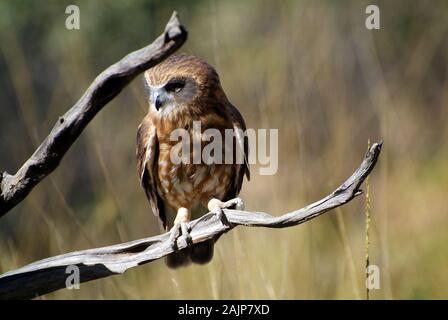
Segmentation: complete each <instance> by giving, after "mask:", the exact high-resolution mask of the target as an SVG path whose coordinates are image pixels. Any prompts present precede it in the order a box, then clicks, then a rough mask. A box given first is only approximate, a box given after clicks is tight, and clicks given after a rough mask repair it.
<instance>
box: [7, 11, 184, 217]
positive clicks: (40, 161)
mask: <svg viewBox="0 0 448 320" xmlns="http://www.w3.org/2000/svg"><path fill="white" fill-rule="evenodd" d="M186 39H187V31H186V30H185V28H184V27H183V26H182V25H181V24H180V22H179V20H178V18H177V13H176V12H174V13H173V15H172V16H171V19H170V20H169V21H168V24H167V25H166V28H165V31H164V32H163V34H162V35H160V36H159V37H158V38H157V39H156V40H155V41H154V42H153V43H152V44H150V45H148V46H146V47H144V48H142V49H140V50H137V51H134V52H132V53H130V54H128V55H127V56H126V57H124V58H123V59H121V60H120V61H118V62H117V63H115V64H113V65H111V66H110V67H109V68H107V69H106V70H104V71H103V72H102V73H101V74H100V75H99V76H98V77H96V79H95V80H94V81H93V82H92V84H91V85H90V87H89V88H88V89H87V90H86V92H85V93H84V95H83V96H82V97H81V98H80V99H79V100H78V102H76V104H75V105H74V106H73V107H72V108H71V109H70V110H68V111H67V112H66V113H65V114H64V115H63V116H61V117H60V118H59V120H58V121H57V122H56V124H55V125H54V127H53V129H52V130H51V132H50V134H49V135H48V137H47V138H46V139H45V141H44V142H42V144H41V145H40V146H39V148H38V149H37V150H36V151H35V152H34V154H33V155H32V156H31V157H30V158H29V159H28V160H27V161H26V162H25V163H24V164H23V165H22V167H21V168H20V169H19V170H18V171H17V173H16V174H14V175H10V174H8V173H6V172H3V173H2V172H1V171H0V217H1V216H3V215H4V214H5V213H7V212H8V211H9V210H11V209H12V208H13V207H14V206H16V205H17V204H18V203H19V202H21V201H22V200H23V199H25V197H26V196H27V195H28V194H29V193H30V192H31V190H32V189H33V188H34V186H36V185H37V184H38V183H39V182H40V181H41V180H42V179H44V178H45V177H46V176H48V175H49V174H50V173H51V172H53V170H55V169H56V168H57V166H58V165H59V162H60V161H61V159H62V157H63V156H64V155H65V153H66V152H67V150H68V149H69V148H70V147H71V145H72V144H73V143H74V142H75V140H76V139H77V138H78V136H79V135H80V134H81V132H82V130H83V129H84V128H85V127H86V126H87V124H88V123H89V122H90V121H91V120H92V119H93V117H94V116H95V115H96V114H97V113H98V112H99V111H100V110H101V109H102V108H103V107H104V106H105V105H106V104H107V103H108V102H109V101H111V100H112V99H113V98H114V97H115V96H116V95H118V94H119V93H120V91H121V90H122V89H123V88H124V87H125V86H126V85H127V84H129V82H131V81H132V79H134V78H135V77H136V76H137V75H139V74H140V73H141V72H143V71H144V70H146V69H148V68H151V67H152V66H154V65H156V64H158V63H160V62H162V61H163V60H164V59H166V58H168V56H170V55H171V54H172V53H174V51H176V50H177V49H178V48H180V47H181V46H182V44H183V43H184V42H185V40H186Z"/></svg>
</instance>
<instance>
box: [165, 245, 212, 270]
mask: <svg viewBox="0 0 448 320" xmlns="http://www.w3.org/2000/svg"><path fill="white" fill-rule="evenodd" d="M214 247H215V240H214V239H210V240H207V241H204V242H200V243H196V244H194V245H192V246H191V247H189V248H186V249H183V250H180V251H178V252H173V253H172V254H170V255H169V256H167V257H166V258H165V262H166V265H167V266H168V267H170V268H172V269H176V268H179V267H183V266H187V265H189V264H190V262H193V263H197V264H206V263H208V262H210V261H211V260H212V258H213V251H214Z"/></svg>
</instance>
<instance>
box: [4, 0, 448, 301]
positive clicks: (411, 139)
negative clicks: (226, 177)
mask: <svg viewBox="0 0 448 320" xmlns="http://www.w3.org/2000/svg"><path fill="white" fill-rule="evenodd" d="M375 3H376V4H377V5H378V6H379V7H380V10H381V30H374V31H370V30H367V29H366V28H365V24H364V23H365V18H366V16H367V15H366V14H365V8H366V6H367V5H368V4H371V3H370V1H369V2H365V1H217V0H216V1H215V0H207V1H143V0H133V1H104V0H101V1H100V0H95V1H55V0H52V1H45V2H42V1H36V0H33V1H31V0H26V1H25V0H17V1H12V0H11V1H5V0H0V87H1V90H0V169H1V170H5V171H8V172H10V173H14V172H15V171H16V170H17V169H18V168H19V166H20V165H21V164H22V163H23V162H24V161H25V160H26V159H27V158H28V157H29V156H30V155H31V154H32V152H33V151H34V150H35V148H36V147H37V146H38V145H39V144H40V142H41V141H42V140H43V139H44V138H45V136H46V135H47V134H48V133H49V131H50V130H51V128H52V126H53V124H54V123H55V122H56V120H57V118H58V116H59V115H61V114H63V113H64V112H65V111H66V110H68V108H69V107H70V106H72V105H73V104H74V103H75V102H76V100H77V99H78V98H79V97H80V96H81V95H82V93H83V92H84V90H85V89H86V88H87V86H88V85H89V84H90V82H91V81H92V80H93V79H94V78H95V76H96V75H97V74H98V73H99V72H101V71H102V70H103V69H104V68H106V67H107V66H108V65H110V64H112V63H114V62H116V61H117V60H119V59H120V58H121V57H123V56H124V55H125V54H127V53H128V52H131V51H133V50H135V49H138V48H140V47H143V46H145V45H146V44H148V43H150V42H151V41H152V40H153V39H154V38H155V37H156V36H157V35H159V34H160V33H161V32H162V31H163V29H164V26H165V23H166V22H167V20H168V18H169V17H170V15H171V12H172V11H173V10H174V9H175V10H177V11H178V12H179V14H180V18H181V21H182V22H183V23H184V25H185V26H187V28H188V30H189V39H188V41H187V43H186V44H185V45H184V46H183V47H182V48H181V50H180V51H181V52H189V53H193V54H196V55H199V56H201V57H203V58H205V59H206V60H207V61H209V62H210V63H211V64H212V65H214V66H215V67H216V68H217V70H218V72H219V73H220V76H221V80H222V84H223V87H224V89H225V91H226V93H227V94H228V96H229V98H230V100H231V101H232V102H233V103H234V104H235V105H236V106H238V107H239V109H240V111H241V113H242V114H243V116H244V117H245V119H246V123H247V125H248V127H251V128H268V129H269V128H279V168H278V172H277V174H276V175H273V176H260V175H259V174H258V170H257V166H253V167H252V177H253V178H252V180H251V181H250V182H249V183H248V182H245V184H244V186H243V191H242V194H241V197H242V198H243V199H244V200H245V203H246V207H247V208H248V209H249V210H262V211H265V212H270V213H272V214H276V215H278V214H281V213H284V212H287V211H290V210H293V209H295V208H299V207H302V206H303V205H305V204H307V203H309V202H311V201H314V200H317V199H319V198H320V197H322V196H324V195H326V194H327V193H329V192H331V191H332V190H333V189H334V188H335V187H336V186H338V185H339V183H341V182H342V181H343V180H344V179H345V178H346V177H348V175H349V174H351V173H352V171H353V170H354V169H355V168H356V167H357V165H358V164H359V162H360V161H361V159H362V155H363V154H364V152H365V150H366V147H367V140H368V139H370V140H371V141H379V140H383V141H384V143H385V144H384V148H383V152H382V155H381V157H380V161H379V164H378V166H377V167H376V168H375V170H374V172H373V175H372V177H371V192H370V196H371V198H372V212H371V215H372V222H371V248H370V249H371V259H370V260H371V263H372V264H375V265H378V266H379V267H380V270H381V289H380V290H373V291H372V292H371V296H372V298H375V299H390V298H394V299H408V298H410V299H426V298H448V293H447V288H448V273H447V266H448V250H447V248H448V244H447V243H448V232H447V231H448V228H447V223H448V215H447V206H446V199H445V197H446V195H447V192H448V166H447V159H448V129H447V125H446V124H447V120H448V76H447V65H448V64H447V62H448V46H447V44H448V20H447V19H446V12H447V11H448V2H447V1H429V0H428V1H405V0H402V1H375ZM69 4H76V5H78V6H79V8H80V11H81V29H80V30H67V29H66V28H65V19H66V17H67V15H66V14H65V8H66V6H67V5H69ZM146 110H147V103H146V101H145V92H144V90H143V82H142V78H141V77H139V78H137V79H136V80H135V81H133V82H132V84H131V85H130V86H129V87H127V88H126V89H125V90H124V91H123V92H122V93H121V94H120V95H119V96H118V97H117V98H116V99H114V100H113V101H112V102H110V103H109V104H108V105H107V106H106V107H105V108H104V110H103V111H101V112H100V114H99V115H98V116H97V117H95V119H94V120H93V121H92V122H91V124H90V125H89V126H88V127H87V128H86V130H85V131H84V132H83V134H82V135H81V136H80V138H79V139H78V140H77V142H76V143H75V144H74V146H73V148H71V149H70V151H69V152H68V153H67V155H66V156H65V158H64V159H63V161H62V162H61V165H60V166H59V168H58V169H57V170H56V171H55V172H54V173H53V174H52V175H51V176H50V177H48V178H46V179H45V180H44V181H43V182H42V183H41V184H39V185H38V186H37V187H36V188H35V189H34V190H33V192H32V193H31V194H30V195H29V197H28V198H27V199H26V200H25V201H23V202H22V203H21V204H20V205H18V206H17V207H16V208H15V209H13V210H12V211H11V212H9V213H8V214H7V215H6V216H4V217H2V218H1V219H0V252H1V254H0V272H1V273H3V272H6V271H8V270H12V269H15V268H17V267H20V266H22V265H24V264H27V263H30V262H32V261H35V260H38V259H42V258H46V257H49V256H53V255H57V254H61V253H65V252H69V251H73V250H80V249H87V248H91V247H97V246H104V245H110V244H114V243H118V242H122V241H129V240H133V239H138V238H141V237H146V236H149V235H155V234H158V233H159V229H158V224H157V220H156V218H155V217H154V216H153V214H152V213H151V210H150V207H149V205H148V203H147V200H146V197H145V195H144V192H143V191H142V190H141V189H140V187H139V183H138V179H137V175H136V172H135V165H136V161H135V135H136V130H137V126H138V124H139V123H140V121H141V119H142V118H143V116H144V115H145V112H146ZM364 206H365V199H364V196H361V197H359V198H358V199H355V200H354V201H353V202H351V203H350V204H348V205H346V206H344V207H342V208H341V209H339V210H336V211H333V212H331V213H328V214H326V215H324V216H321V217H319V218H317V219H315V220H312V221H311V222H308V223H306V224H304V225H300V226H298V227H294V228H288V229H283V230H270V229H253V228H244V229H242V228H237V229H236V230H233V231H232V232H230V233H228V234H226V235H224V236H223V237H221V239H220V241H219V242H218V244H217V246H216V253H215V258H214V260H213V261H212V263H210V264H208V265H206V266H191V267H188V268H184V269H181V270H177V271H173V270H170V269H167V268H166V266H165V264H164V263H163V261H162V260H160V261H155V262H152V263H150V264H147V265H144V266H141V267H138V268H135V269H132V270H130V271H128V272H127V273H126V274H124V275H122V276H115V277H110V278H107V279H102V280H98V281H93V282H90V283H86V284H82V285H81V289H80V290H71V291H69V290H61V291H58V292H56V293H53V294H49V295H47V296H44V297H42V299H50V298H58V299H61V298H69V299H74V298H76V299H77V298H87V299H90V298H93V299H103V298H109V299H121V298H129V299H140V298H145V299H152V298H159V299H171V298H175V299H178V298H192V299H204V298H210V299H217V298H235V299H245V298H255V299H258V298H268V299H277V298H285V299H304V298H310V299H315V298H330V299H349V298H354V299H357V298H364V296H365V286H364V263H365V262H364Z"/></svg>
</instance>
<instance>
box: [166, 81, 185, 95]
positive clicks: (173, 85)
mask: <svg viewBox="0 0 448 320" xmlns="http://www.w3.org/2000/svg"><path fill="white" fill-rule="evenodd" d="M184 87H185V81H184V80H182V79H176V80H171V81H170V82H168V83H167V84H166V85H165V90H166V91H167V92H174V93H178V92H180V91H181V90H182V89H183V88H184Z"/></svg>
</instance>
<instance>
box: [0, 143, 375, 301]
mask: <svg viewBox="0 0 448 320" xmlns="http://www.w3.org/2000/svg"><path fill="white" fill-rule="evenodd" d="M380 151H381V143H375V144H373V145H372V147H370V149H369V150H368V151H367V154H366V155H365V157H364V160H363V161H362V163H361V165H360V166H359V168H358V169H357V170H356V171H355V172H354V173H353V174H352V175H351V176H350V177H349V178H348V179H347V180H346V181H345V182H344V183H343V184H342V185H341V186H340V187H339V188H337V189H336V190H335V191H333V192H332V193H331V194H330V195H328V196H327V197H325V198H323V199H321V200H319V201H317V202H314V203H312V204H310V205H308V206H306V207H304V208H303V209H300V210H295V211H292V212H289V213H286V214H284V215H282V216H279V217H274V216H271V215H269V214H267V213H263V212H250V211H237V210H228V209H224V213H225V216H226V217H227V220H228V224H227V223H226V224H223V223H222V222H221V220H220V219H218V217H217V216H216V215H215V214H214V213H208V214H206V215H204V216H202V217H201V218H199V219H197V220H194V221H191V222H190V223H189V227H190V228H191V232H190V235H191V237H192V240H193V243H198V242H202V241H205V240H208V239H211V238H213V237H215V236H217V235H220V234H223V233H225V232H227V231H229V230H231V229H233V228H234V227H236V226H238V225H242V226H247V227H267V228H285V227H291V226H295V225H298V224H301V223H303V222H306V221H308V220H310V219H312V218H315V217H317V216H319V215H321V214H323V213H325V212H328V211H329V210H331V209H334V208H336V207H338V206H341V205H343V204H345V203H347V202H349V201H350V200H352V199H353V198H355V197H356V196H358V195H360V194H361V193H362V191H361V189H360V186H361V184H362V183H363V181H364V180H365V179H366V178H367V176H368V175H369V173H370V172H371V171H372V169H373V168H374V166H375V164H376V162H377V159H378V156H379V154H380ZM169 237H170V234H169V233H165V234H162V235H159V236H155V237H149V238H145V239H140V240H135V241H131V242H127V243H122V244H117V245H113V246H109V247H103V248H97V249H89V250H84V251H77V252H72V253H67V254H63V255H59V256H55V257H52V258H48V259H45V260H41V261H37V262H34V263H32V264H29V265H27V266H25V267H22V268H20V269H17V270H14V271H10V272H7V273H5V274H3V275H1V276H0V298H1V299H29V298H33V297H36V296H40V295H43V294H46V293H49V292H53V291H56V290H59V289H62V288H65V287H66V280H67V277H68V276H69V274H67V273H66V271H67V267H69V266H73V265H75V266H77V267H78V268H79V270H80V282H86V281H90V280H95V279H99V278H104V277H108V276H111V275H114V274H121V273H123V272H125V271H126V270H128V269H130V268H132V267H136V266H138V265H141V264H145V263H148V262H151V261H153V260H157V259H160V258H162V257H164V256H166V255H169V254H170V253H172V252H173V249H172V247H171V243H170V239H169ZM187 245H188V244H187V241H186V239H185V238H183V237H180V238H179V240H178V248H179V249H183V248H185V247H187Z"/></svg>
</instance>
